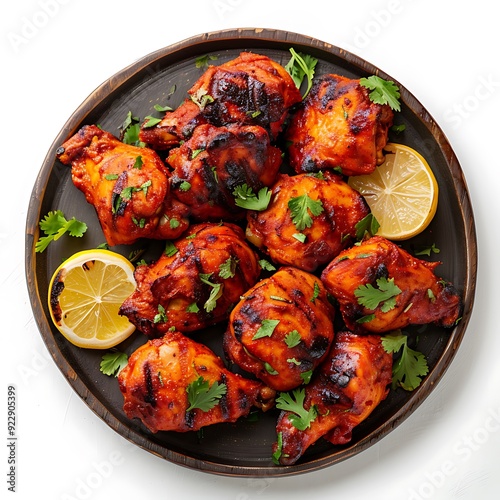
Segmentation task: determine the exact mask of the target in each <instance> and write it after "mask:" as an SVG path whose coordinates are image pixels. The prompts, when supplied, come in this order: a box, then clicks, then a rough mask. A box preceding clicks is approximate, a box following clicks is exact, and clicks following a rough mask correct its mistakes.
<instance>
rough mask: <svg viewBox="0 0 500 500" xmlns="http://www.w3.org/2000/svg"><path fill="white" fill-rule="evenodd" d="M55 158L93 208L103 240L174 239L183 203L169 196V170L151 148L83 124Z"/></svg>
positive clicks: (182, 223) (182, 222)
mask: <svg viewBox="0 0 500 500" xmlns="http://www.w3.org/2000/svg"><path fill="white" fill-rule="evenodd" d="M57 157H58V159H59V160H60V161H61V162H62V163H63V164H64V165H71V175H72V179H73V183H74V185H75V186H76V187H77V188H78V189H79V190H80V191H82V192H83V193H84V194H85V198H86V200H87V202H88V203H91V204H92V205H93V206H94V207H95V210H96V212H97V216H98V218H99V222H100V224H101V227H102V230H103V233H104V236H105V238H106V241H107V242H108V244H109V245H111V246H114V245H120V244H131V243H134V242H135V241H137V240H138V239H140V238H152V239H171V238H177V237H179V236H180V235H181V234H182V233H183V232H184V231H185V230H186V229H187V227H188V226H189V220H188V218H187V216H188V212H187V208H186V207H183V206H182V205H181V204H180V203H179V202H177V201H173V200H171V199H170V198H169V190H170V185H169V175H170V174H169V171H168V169H167V168H166V166H165V165H164V164H163V162H162V160H161V159H160V157H159V156H158V155H157V153H156V152H154V151H153V150H151V149H148V148H139V147H136V146H131V145H128V144H124V143H122V142H121V141H119V140H118V139H117V138H116V137H115V136H113V135H112V134H110V133H109V132H105V131H104V130H101V129H100V128H99V127H97V126H95V125H87V126H84V127H82V128H81V129H80V130H79V131H78V132H77V133H76V134H75V135H74V136H72V137H71V138H70V139H68V140H67V141H66V142H65V143H64V144H63V145H62V146H61V147H60V148H59V149H58V151H57ZM174 220H175V222H172V221H174Z"/></svg>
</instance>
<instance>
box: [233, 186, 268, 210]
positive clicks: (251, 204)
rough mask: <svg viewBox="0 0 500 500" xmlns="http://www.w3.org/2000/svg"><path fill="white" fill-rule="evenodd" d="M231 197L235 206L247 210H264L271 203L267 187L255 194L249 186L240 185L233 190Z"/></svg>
mask: <svg viewBox="0 0 500 500" xmlns="http://www.w3.org/2000/svg"><path fill="white" fill-rule="evenodd" d="M233 195H234V197H235V200H234V201H235V203H236V206H238V207H240V208H246V209H247V210H257V211H262V210H265V209H266V208H267V206H268V205H269V202H270V201H271V191H269V189H268V188H267V187H263V188H262V189H260V190H259V192H258V193H257V194H255V193H254V192H253V190H252V188H251V187H250V186H248V185H247V184H242V185H241V186H237V187H236V188H235V190H234V191H233Z"/></svg>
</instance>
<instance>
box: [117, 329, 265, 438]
mask: <svg viewBox="0 0 500 500" xmlns="http://www.w3.org/2000/svg"><path fill="white" fill-rule="evenodd" d="M118 381H119V386H120V390H121V392H122V394H123V398H124V405H123V409H124V411H125V414H126V415H127V417H128V418H130V419H133V418H139V419H140V420H141V421H142V422H143V424H144V425H145V426H146V427H147V428H148V429H149V430H150V431H151V432H154V433H156V432H158V431H176V432H187V431H197V430H199V429H201V428H202V427H206V426H207V425H212V424H216V423H220V422H235V421H236V420H237V419H239V418H240V417H243V416H246V415H248V413H249V412H250V410H251V408H252V407H253V406H256V407H259V408H261V409H263V410H266V409H268V408H269V407H270V406H272V402H273V397H274V391H272V390H271V389H269V388H267V387H265V386H264V384H262V383H261V382H258V381H255V380H249V379H246V378H243V377H241V376H240V375H238V374H234V373H232V372H230V371H229V370H227V369H226V368H225V366H224V363H223V361H222V360H221V359H220V358H219V357H218V356H216V355H215V354H214V353H213V352H212V351H211V350H210V349H209V348H208V347H206V346H204V345H202V344H199V343H197V342H195V341H193V340H191V339H189V338H187V337H186V336H184V335H183V334H181V333H179V332H176V331H172V332H168V333H167V334H166V335H165V336H164V337H162V338H161V339H153V340H149V341H148V342H147V343H146V344H144V345H142V346H141V347H139V348H138V349H137V350H136V351H135V352H134V353H133V354H132V355H131V356H130V358H129V361H128V364H127V366H125V368H124V369H123V370H122V371H121V372H120V374H119V376H118ZM200 386H201V388H200ZM203 386H204V387H203ZM214 387H215V388H217V389H218V391H217V394H218V396H216V397H214V400H213V402H212V405H213V406H212V407H210V408H209V407H207V406H205V405H197V404H196V401H193V399H192V398H191V399H190V393H193V392H194V393H196V388H198V391H200V390H201V391H202V392H203V391H205V392H206V391H207V390H210V389H213V388H214ZM208 406H211V405H208Z"/></svg>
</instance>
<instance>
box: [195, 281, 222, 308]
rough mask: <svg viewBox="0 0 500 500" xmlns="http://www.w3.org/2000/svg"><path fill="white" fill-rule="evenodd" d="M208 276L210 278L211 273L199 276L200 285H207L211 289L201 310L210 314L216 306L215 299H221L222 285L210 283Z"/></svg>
mask: <svg viewBox="0 0 500 500" xmlns="http://www.w3.org/2000/svg"><path fill="white" fill-rule="evenodd" d="M210 276H212V273H210V274H200V281H201V282H202V283H205V285H209V286H211V287H212V290H211V291H210V295H209V297H208V299H207V301H206V302H205V304H203V308H204V309H205V311H207V312H212V311H213V310H214V309H215V308H216V306H217V299H220V298H221V297H222V289H223V285H222V283H212V282H211V281H210Z"/></svg>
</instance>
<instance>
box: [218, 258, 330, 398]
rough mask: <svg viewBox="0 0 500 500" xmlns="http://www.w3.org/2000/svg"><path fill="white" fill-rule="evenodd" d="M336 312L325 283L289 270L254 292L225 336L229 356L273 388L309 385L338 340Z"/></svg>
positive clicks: (265, 281) (245, 298)
mask: <svg viewBox="0 0 500 500" xmlns="http://www.w3.org/2000/svg"><path fill="white" fill-rule="evenodd" d="M333 314H334V312H333V308H332V307H331V305H330V304H329V302H328V299H327V296H326V292H325V289H324V288H323V285H322V284H321V281H320V280H319V279H318V278H317V277H316V276H314V275H312V274H309V273H306V272H304V271H300V270H299V269H295V268H293V267H283V268H281V269H280V270H279V271H277V272H276V273H275V274H273V275H272V276H271V277H270V278H266V279H263V280H261V281H260V282H259V283H257V284H256V285H255V286H254V287H253V288H251V289H250V290H248V291H247V292H246V293H245V294H244V295H243V297H242V299H241V301H240V302H239V303H238V304H237V306H236V307H235V308H234V310H233V312H232V313H231V316H230V318H229V327H228V329H227V331H226V333H225V335H224V350H225V352H226V355H227V357H228V358H229V359H230V360H231V361H233V362H234V363H236V364H237V365H238V366H239V367H240V368H243V369H244V370H246V371H247V372H250V373H252V374H254V375H255V376H256V377H257V378H259V379H260V380H262V381H263V382H265V383H266V385H268V386H269V387H272V388H273V389H276V390H280V391H287V390H289V389H292V388H294V387H297V386H299V385H300V384H302V383H304V381H309V379H310V377H311V374H312V372H313V370H314V369H315V368H316V367H317V366H318V365H319V363H320V362H321V361H322V359H323V358H324V357H325V356H326V354H327V352H328V350H329V348H330V345H331V343H332V340H333V336H334V330H333V324H332V321H333Z"/></svg>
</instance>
